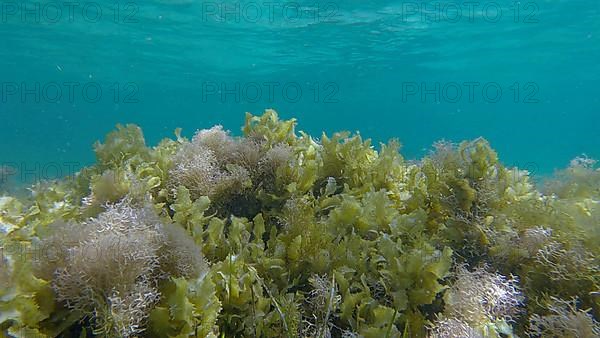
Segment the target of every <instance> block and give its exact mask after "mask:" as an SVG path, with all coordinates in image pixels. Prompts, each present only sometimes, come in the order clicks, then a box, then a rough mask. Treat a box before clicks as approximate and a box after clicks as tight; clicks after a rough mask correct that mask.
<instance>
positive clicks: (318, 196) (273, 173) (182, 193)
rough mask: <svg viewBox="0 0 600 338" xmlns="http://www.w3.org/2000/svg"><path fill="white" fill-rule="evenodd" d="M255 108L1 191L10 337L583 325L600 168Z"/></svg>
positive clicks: (471, 331)
mask: <svg viewBox="0 0 600 338" xmlns="http://www.w3.org/2000/svg"><path fill="white" fill-rule="evenodd" d="M295 128H296V121H295V120H293V119H291V120H281V119H280V118H279V116H278V115H277V113H276V112H275V111H272V110H267V111H266V112H265V113H264V114H263V115H261V116H253V115H251V114H247V115H246V122H245V124H244V126H243V128H242V135H240V136H234V135H232V134H231V133H230V132H228V131H226V130H224V129H223V128H222V127H220V126H215V127H213V128H210V129H204V130H199V131H197V132H196V133H195V135H194V136H193V137H192V138H191V139H186V138H184V137H182V136H181V134H180V131H179V130H178V131H176V133H175V137H174V138H173V139H169V138H167V139H164V140H162V141H161V142H160V143H159V144H158V145H156V146H153V147H149V146H147V145H146V143H145V140H144V137H143V134H142V131H141V129H140V128H139V127H137V126H134V125H126V126H118V127H117V129H116V130H115V131H113V132H111V133H109V134H108V135H107V137H106V139H105V141H104V142H103V143H101V142H98V143H96V145H95V152H96V156H97V162H96V164H94V165H92V166H90V167H87V168H84V169H83V170H81V171H80V172H79V173H77V174H76V175H74V176H73V177H68V178H65V179H62V180H57V181H52V182H41V183H39V184H37V185H35V186H33V187H32V189H31V190H32V194H31V196H29V197H27V198H16V197H10V196H4V197H1V198H0V245H1V248H2V255H0V286H1V287H0V332H2V334H3V335H10V336H16V337H31V336H34V335H35V336H39V337H45V336H48V337H57V336H61V337H90V336H95V335H100V336H108V337H133V336H143V337H221V336H236V337H366V338H368V337H517V336H530V337H545V336H551V335H554V336H556V335H558V336H565V337H596V336H598V334H599V332H598V331H599V329H598V319H599V318H600V297H599V296H598V295H599V292H600V270H599V268H598V267H599V266H600V262H599V254H600V252H599V247H598V245H597V243H600V230H599V228H598V224H600V206H599V205H600V194H599V193H598V191H599V190H598V187H600V179H598V177H599V176H598V173H599V171H598V169H596V168H595V163H594V162H593V161H591V160H589V159H586V158H583V159H577V160H575V161H573V163H572V164H571V166H570V167H569V168H568V169H566V170H565V171H563V172H560V173H558V174H557V176H556V178H555V179H553V180H550V181H549V182H548V183H547V184H546V185H545V187H544V188H543V189H541V190H538V189H536V187H535V185H534V184H533V183H532V182H531V180H530V177H529V174H528V173H527V172H526V171H522V170H519V169H518V168H507V167H505V166H504V165H502V163H501V162H500V160H499V157H498V154H497V153H496V152H495V151H494V150H493V149H492V147H491V146H490V144H489V143H488V142H487V141H486V140H484V139H481V138H480V139H476V140H472V141H465V142H462V143H460V144H452V143H448V142H440V143H437V144H435V145H434V149H433V151H432V152H431V154H429V155H428V156H426V157H425V158H423V159H422V160H421V161H419V162H409V161H405V160H404V158H403V157H402V156H401V155H400V152H399V149H400V143H399V142H398V141H396V140H392V141H390V142H388V143H387V144H381V145H379V147H374V146H373V145H372V144H371V141H370V140H365V139H363V138H362V137H361V136H360V135H358V134H354V135H352V134H350V133H345V132H343V133H335V134H333V135H325V134H323V135H321V136H320V137H319V138H318V139H316V138H313V137H312V136H310V135H308V134H306V133H303V132H296V130H295Z"/></svg>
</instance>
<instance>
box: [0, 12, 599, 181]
mask: <svg viewBox="0 0 600 338" xmlns="http://www.w3.org/2000/svg"><path fill="white" fill-rule="evenodd" d="M471 3H475V5H469V4H468V3H467V2H452V1H427V2H422V1H419V2H409V1H404V2H398V1H377V2H372V3H371V2H365V1H343V2H339V1H323V2H316V1H304V0H302V1H297V2H277V5H272V4H271V5H269V2H268V1H264V2H263V1H258V2H250V1H243V2H238V1H225V2H224V1H217V2H207V1H198V0H172V1H169V0H160V1H156V0H155V1H143V2H136V1H132V2H120V3H115V2H112V1H100V2H93V3H92V2H80V5H79V7H77V8H75V9H74V11H73V13H69V8H68V7H66V6H65V5H64V3H62V2H49V1H43V2H34V1H16V2H10V1H5V0H3V2H2V6H3V8H2V9H3V12H2V13H0V14H1V15H2V16H1V19H2V20H1V24H0V45H1V47H0V81H1V82H2V84H3V90H4V91H3V93H2V94H3V96H2V100H1V101H0V139H1V142H0V161H1V162H2V163H4V164H6V163H8V164H12V165H14V166H17V167H20V168H21V169H25V170H33V171H36V170H37V171H38V172H39V170H41V169H40V168H43V167H44V165H46V166H47V164H48V163H54V164H58V165H59V166H60V165H61V164H62V163H76V165H78V166H82V165H86V164H90V163H92V162H93V161H94V155H93V151H92V147H91V145H92V144H93V142H94V141H95V140H97V139H101V138H103V136H104V135H105V134H106V133H107V132H108V131H110V130H111V129H112V128H114V126H115V124H116V123H136V124H138V125H140V126H141V127H142V128H143V130H144V132H145V135H146V139H147V142H148V143H149V144H155V143H156V142H157V141H158V140H160V139H161V138H163V137H167V136H172V135H173V130H174V129H175V128H176V127H182V128H183V131H184V134H185V135H191V134H192V133H193V131H194V130H195V129H197V128H206V127H209V126H212V125H214V124H222V125H224V126H225V127H226V128H228V129H231V130H233V131H234V132H239V128H240V126H241V124H242V123H243V119H244V112H246V111H249V112H252V113H260V112H261V111H262V110H263V109H265V108H275V109H276V110H278V111H279V112H280V114H281V115H282V116H283V117H292V116H293V117H297V118H298V119H299V122H300V124H299V127H298V128H299V129H301V130H305V131H307V132H309V133H313V134H316V135H320V133H321V132H322V131H326V132H332V131H337V130H350V131H355V130H360V132H361V134H362V135H363V136H365V137H370V138H372V139H374V140H375V141H376V142H378V141H384V140H387V139H388V138H390V137H397V138H399V139H400V141H401V142H402V143H403V150H402V152H403V154H404V155H405V157H407V158H418V157H420V156H422V155H423V154H425V153H426V152H427V151H428V149H430V146H431V144H432V143H433V142H435V141H437V140H440V139H446V140H451V141H460V140H463V139H472V138H475V137H478V136H483V137H485V138H487V139H488V140H490V142H491V143H492V145H493V147H495V148H496V149H497V150H498V152H499V154H500V157H501V159H502V160H503V162H504V163H506V164H508V165H518V166H520V167H525V168H527V169H529V170H531V171H532V172H533V173H534V174H540V175H542V174H547V173H551V172H552V171H553V170H555V169H556V168H560V167H565V166H567V165H568V163H569V160H570V159H572V158H573V157H575V156H577V155H581V154H582V153H585V154H587V155H588V156H590V157H595V158H600V132H599V131H600V64H599V61H600V2H599V1H598V0H543V1H542V0H535V1H529V2H528V1H522V2H513V1H504V0H502V1H487V2H486V1H479V2H471ZM15 4H16V5H18V7H19V8H18V9H17V10H16V11H15V9H14V6H13V5H15ZM47 4H53V5H51V6H49V7H48V6H46V7H44V5H47ZM86 4H88V5H89V7H87V8H86V10H87V15H84V13H82V10H83V7H84V6H85V5H86ZM38 5H41V7H40V8H39V9H37V7H36V6H38ZM23 6H25V7H23ZM27 6H29V7H27ZM215 6H216V9H215ZM224 6H225V7H224ZM236 6H239V7H236ZM415 6H416V7H415ZM436 6H438V7H436ZM473 6H474V7H473ZM44 8H45V9H44ZM98 8H100V9H101V10H102V15H101V16H100V17H96V15H97V14H98V13H97V11H98ZM298 8H301V12H300V14H299V12H296V10H297V9H298ZM415 8H419V9H418V10H416V9H415ZM457 8H458V10H457ZM470 8H474V11H473V12H471V11H470ZM483 8H486V10H487V11H484V10H483ZM27 9H29V11H34V12H35V11H38V13H34V14H32V13H29V14H28V12H27V11H26V10H27ZM117 9H118V12H117ZM498 9H500V12H498ZM58 10H60V11H61V12H62V13H60V14H61V17H60V18H58V19H56V17H57V14H58ZM215 11H216V12H215ZM71 14H72V15H71ZM425 14H426V15H425ZM23 15H24V16H23ZM36 15H39V19H38V18H36ZM259 15H260V18H258V16H259ZM424 15H425V16H424ZM458 15H460V17H458ZM219 16H220V17H219ZM457 18H459V19H458V20H457ZM469 82H475V83H478V84H479V86H477V87H476V91H475V93H474V96H473V98H472V100H471V98H470V97H469V95H468V92H467V89H468V87H466V86H465V84H466V83H469ZM67 83H76V84H77V86H76V87H75V91H74V94H73V97H72V98H69V97H68V90H67V88H68V87H66V84H67ZM269 83H278V84H279V85H275V91H274V93H273V97H269V95H268V94H269V92H268V87H267V86H269ZM485 84H492V85H493V86H492V87H493V88H500V89H502V92H503V94H502V97H501V98H500V99H499V101H498V102H491V97H490V96H493V95H488V97H485V96H484V95H483V94H482V93H481V88H482V87H483V85H485ZM15 85H16V86H17V87H18V88H17V93H16V94H12V92H9V90H11V88H10V86H13V87H14V86H15ZM36 85H39V86H40V89H39V90H36V89H34V91H38V94H39V95H40V96H41V97H40V98H39V102H36V101H37V99H36V97H35V95H33V94H27V92H26V89H31V88H35V86H36ZM56 85H58V87H59V88H61V91H62V98H61V99H60V100H54V98H53V96H54V94H53V93H54V92H52V90H56ZM84 85H88V86H92V87H93V88H91V91H90V92H88V96H87V97H86V96H84V93H83V90H82V87H83V86H84ZM415 85H416V86H417V87H414V86H415ZM422 85H423V86H425V88H429V89H431V88H435V86H436V85H439V86H440V93H438V94H440V95H441V96H440V97H438V98H435V97H434V95H433V94H428V95H425V98H424V99H423V98H422V97H421V95H420V94H421V93H420V89H418V92H417V94H415V95H406V94H407V92H406V90H408V89H414V88H418V87H419V86H422ZM456 85H458V86H459V87H460V88H461V89H462V91H463V92H462V96H461V97H460V98H459V99H458V100H454V98H455V96H456V95H455V93H454V92H452V90H454V89H456ZM517 85H518V88H517V87H516V86H517ZM214 86H217V87H219V86H224V87H225V88H229V89H232V88H234V91H235V88H236V86H239V91H237V94H238V96H239V99H238V98H237V97H235V94H231V93H229V94H227V93H225V94H223V96H221V95H219V94H218V93H214V92H213V91H211V90H212V89H213V88H214ZM444 86H446V88H447V89H448V90H449V91H448V92H447V93H446V94H447V95H444V92H443V88H444ZM98 87H99V88H100V89H101V90H102V96H101V97H100V98H99V101H98V102H91V101H92V98H93V97H94V96H95V94H94V90H93V89H95V88H98ZM257 87H258V88H261V93H260V94H261V95H260V96H259V97H258V99H257V100H254V98H255V97H256V95H257V94H258V93H257V91H256V88H257ZM409 87H410V88H409ZM43 88H46V89H47V90H48V92H46V93H44V92H43ZM284 88H285V89H286V90H284ZM298 88H300V89H301V90H302V94H301V95H300V96H298V95H297V92H296V90H297V89H298ZM493 88H492V89H493ZM12 89H14V88H12ZM88 90H90V88H88ZM245 90H246V91H245ZM115 93H118V94H119V95H118V97H115ZM492 93H493V92H492ZM515 93H518V94H519V95H518V98H516V97H515ZM22 95H24V97H22ZM403 95H404V96H406V97H403ZM451 101H457V102H451ZM36 166H37V167H36ZM40 166H41V167H40ZM36 168H37V169H36ZM61 168H64V169H62V170H67V169H66V168H70V164H69V166H62V167H61ZM52 170H54V171H56V168H54V169H53V168H49V169H48V172H47V173H46V174H45V175H47V176H48V175H53V174H52ZM64 173H65V172H63V174H64Z"/></svg>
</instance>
